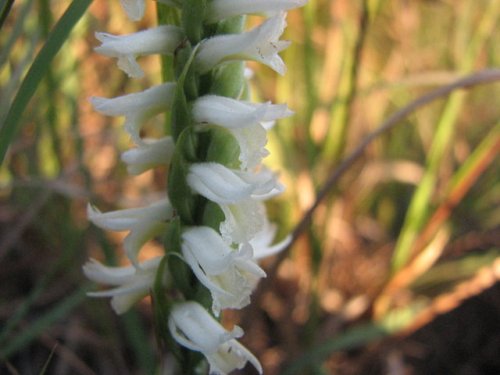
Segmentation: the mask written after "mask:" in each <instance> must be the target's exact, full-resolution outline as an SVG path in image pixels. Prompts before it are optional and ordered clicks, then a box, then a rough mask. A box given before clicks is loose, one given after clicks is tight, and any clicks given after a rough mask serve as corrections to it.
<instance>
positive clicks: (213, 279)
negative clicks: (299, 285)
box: [182, 226, 266, 315]
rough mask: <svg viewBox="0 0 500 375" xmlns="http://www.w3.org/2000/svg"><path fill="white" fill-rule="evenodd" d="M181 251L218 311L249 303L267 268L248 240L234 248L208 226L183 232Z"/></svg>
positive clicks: (216, 312)
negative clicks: (257, 258) (263, 265)
mask: <svg viewBox="0 0 500 375" xmlns="http://www.w3.org/2000/svg"><path fill="white" fill-rule="evenodd" d="M182 255H183V256H184V259H185V260H186V262H187V263H188V264H189V266H190V267H191V269H192V270H193V273H194V274H195V275H196V277H197V278H198V280H199V281H200V282H201V283H202V284H203V285H204V286H205V287H207V288H208V289H209V290H210V293H211V294H212V299H213V304H212V310H213V311H214V313H215V314H216V315H218V314H219V312H220V310H221V309H225V308H234V309H239V308H242V307H244V306H246V305H247V304H248V303H250V294H251V293H252V290H253V287H254V286H255V284H256V281H257V280H258V279H259V278H261V277H265V275H266V274H265V272H264V271H263V270H262V269H261V268H260V267H259V266H258V265H257V263H256V262H255V260H254V258H253V250H252V247H251V246H250V245H249V244H244V245H242V246H240V248H239V249H233V248H231V247H230V246H229V245H228V244H227V243H226V242H224V240H223V239H222V237H221V236H220V235H219V234H218V233H217V232H216V231H215V230H213V229H212V228H209V227H202V226H200V227H191V228H189V229H187V230H186V231H184V233H183V234H182Z"/></svg>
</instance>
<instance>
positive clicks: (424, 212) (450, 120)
mask: <svg viewBox="0 0 500 375" xmlns="http://www.w3.org/2000/svg"><path fill="white" fill-rule="evenodd" d="M499 10H500V3H499V2H497V1H492V2H490V3H489V7H488V8H487V9H486V11H485V12H484V16H483V18H482V20H481V22H480V24H479V28H478V29H477V30H476V33H475V34H474V35H473V37H472V38H471V42H470V44H469V48H468V50H467V51H466V52H465V54H464V56H463V59H462V60H461V63H460V71H461V72H469V71H471V70H472V68H473V65H474V61H475V60H476V58H477V55H478V54H479V52H480V50H481V48H482V46H483V45H484V43H485V42H486V40H487V39H488V37H489V36H490V35H491V33H492V32H493V30H494V27H495V24H496V21H497V19H498V14H499ZM464 100H465V93H464V92H455V93H453V94H452V95H451V96H450V98H449V99H448V101H447V102H446V105H445V107H444V110H443V114H442V115H441V118H440V120H439V122H438V124H437V126H436V133H435V137H434V139H433V141H432V145H431V148H430V150H429V153H428V158H427V162H426V164H427V165H426V169H425V172H424V176H423V178H422V181H421V182H420V184H419V185H418V186H417V190H416V191H415V194H414V196H413V198H412V200H411V202H410V206H409V208H408V212H407V214H406V218H405V221H404V223H403V227H402V229H401V233H400V236H399V238H398V241H397V243H396V246H395V249H394V255H393V259H392V272H393V273H394V272H397V271H398V270H399V269H401V267H403V266H404V265H405V264H406V263H407V262H408V260H409V259H410V257H411V255H412V254H411V251H412V246H413V244H414V242H415V240H416V238H417V236H418V233H419V231H420V230H421V229H422V227H423V225H424V224H425V222H426V220H427V217H428V214H429V208H430V206H431V199H432V194H433V192H434V189H435V186H436V183H437V180H438V178H439V169H440V165H441V163H442V161H443V158H444V157H445V155H446V150H447V149H448V148H449V145H450V144H451V142H452V140H453V134H454V131H455V125H456V123H457V119H458V116H459V114H460V110H461V108H462V107H463V103H464Z"/></svg>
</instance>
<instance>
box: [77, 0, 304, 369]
mask: <svg viewBox="0 0 500 375" xmlns="http://www.w3.org/2000/svg"><path fill="white" fill-rule="evenodd" d="M161 2H163V3H167V4H169V5H171V6H179V7H180V6H181V5H182V4H181V3H182V2H181V1H180V0H162V1H161ZM305 2H306V0H209V1H208V2H207V9H206V12H205V14H206V16H205V18H206V19H205V20H200V22H204V23H206V24H209V23H216V22H218V21H220V20H224V19H226V18H229V17H233V16H239V15H245V14H261V15H264V16H266V19H265V21H264V22H263V23H262V24H261V25H259V26H257V27H255V28H254V29H252V30H250V31H247V32H242V33H240V34H226V35H216V36H213V37H211V38H208V39H205V40H202V41H201V42H200V43H199V45H198V46H197V47H196V48H195V49H194V50H195V51H196V52H195V53H196V54H195V55H194V58H193V60H192V64H193V67H194V71H195V72H196V74H200V75H201V74H205V73H207V72H209V71H211V70H212V69H214V68H217V67H219V66H222V65H223V64H225V63H227V62H231V61H247V60H252V61H258V62H261V63H263V64H265V65H267V66H269V67H271V68H272V69H274V70H275V71H276V72H278V73H280V74H283V73H284V72H285V66H284V63H283V61H282V60H281V58H280V57H279V55H278V53H279V52H280V51H281V50H283V49H284V48H286V47H287V46H288V42H285V41H280V40H279V38H280V36H281V34H282V33H283V30H284V28H285V26H286V21H285V17H286V14H285V11H286V10H288V9H292V8H295V7H299V6H302V5H304V4H305ZM121 3H122V5H123V8H124V9H125V11H126V12H127V14H128V16H129V17H130V18H131V19H132V20H138V19H140V18H141V17H142V16H143V13H144V8H145V3H144V0H121ZM96 36H97V39H98V40H99V41H100V42H101V43H102V44H101V45H100V46H99V47H97V48H96V50H97V51H98V52H100V53H101V54H104V55H107V56H110V57H114V58H117V59H118V67H119V68H120V69H122V70H123V71H124V72H125V73H127V74H128V75H129V76H131V77H140V76H142V75H143V72H142V70H141V68H140V66H139V64H138V63H137V61H136V59H137V57H139V56H143V55H149V54H164V55H165V54H170V55H172V54H174V53H175V51H176V48H178V47H179V46H180V45H182V43H183V41H184V40H185V38H186V36H185V32H184V30H183V29H182V28H181V27H177V26H171V25H163V26H159V27H156V28H153V29H149V30H145V31H140V32H137V33H134V34H131V35H124V36H114V35H110V34H105V33H97V35H96ZM176 86H177V83H174V82H168V83H164V84H161V85H158V86H156V87H152V88H150V89H147V90H145V91H143V92H140V93H134V94H128V95H124V96H121V97H117V98H112V99H106V98H97V97H94V98H92V99H91V102H92V104H93V106H94V107H95V109H96V110H97V111H99V112H101V113H103V114H106V115H110V116H124V117H125V125H124V126H125V130H126V131H127V132H128V133H129V135H130V137H131V139H132V141H133V142H134V144H135V148H133V149H131V150H128V151H126V152H124V153H123V154H122V160H123V161H124V162H125V163H126V164H127V169H128V171H129V173H131V174H133V175H138V174H141V173H143V172H145V171H147V170H149V169H151V168H155V167H157V166H160V165H169V164H170V163H171V162H172V159H173V155H174V153H175V151H176V143H175V141H174V139H173V137H172V136H170V135H166V136H164V137H162V138H159V139H147V138H142V137H141V135H140V134H141V125H142V124H143V123H144V121H145V120H147V119H148V118H150V117H152V116H154V115H157V114H159V113H162V112H165V111H169V110H171V109H172V106H173V105H174V97H175V92H176ZM190 108H191V117H192V120H193V123H194V125H193V126H194V127H195V128H196V129H197V130H199V131H202V130H203V129H205V128H206V127H208V126H210V127H214V126H215V127H220V128H223V129H225V130H226V131H228V132H229V133H230V134H231V135H232V136H233V137H234V139H235V141H236V143H237V144H238V146H239V158H238V159H239V160H237V161H236V163H235V164H234V165H238V167H236V168H229V167H227V166H226V165H223V164H221V163H217V162H213V161H200V162H195V163H191V164H190V165H189V167H188V171H187V174H186V183H187V186H188V187H189V189H190V190H191V193H192V194H193V195H200V196H202V197H204V198H206V199H207V200H208V201H211V202H213V203H215V204H216V205H218V207H219V208H220V210H221V212H222V213H223V214H224V219H223V220H222V222H221V223H220V226H219V228H218V230H215V229H213V228H211V227H209V226H205V225H199V226H198V225H183V226H182V232H181V252H182V257H183V260H184V261H185V262H186V263H187V264H188V265H189V267H190V269H191V270H192V272H193V274H194V275H195V277H196V278H197V279H198V281H199V282H200V283H201V284H202V285H203V286H204V287H206V288H207V289H208V290H209V291H210V294H211V296H212V312H213V314H214V315H215V316H218V315H219V313H220V311H221V310H222V309H228V308H230V309H239V308H242V307H244V306H246V305H247V304H248V303H249V302H250V294H251V293H252V290H253V289H254V288H255V285H256V284H257V282H258V280H259V279H260V278H261V277H265V273H264V271H263V270H262V269H261V268H260V267H259V265H258V264H257V260H258V259H260V258H262V257H265V256H269V255H272V254H275V253H277V252H279V251H280V250H282V249H283V248H285V247H286V246H287V245H288V243H289V240H290V239H289V238H286V239H285V240H283V241H282V242H280V243H278V244H276V245H271V243H272V241H273V239H274V236H275V232H276V229H275V227H274V226H273V225H271V224H270V223H269V221H268V219H267V216H266V210H265V206H264V203H263V201H265V200H267V199H269V198H271V197H273V196H276V195H277V194H280V193H281V192H282V191H283V190H284V188H283V186H282V185H281V184H280V183H279V182H278V180H277V176H276V174H275V173H273V172H272V171H270V170H268V169H267V168H265V167H264V166H263V165H262V164H261V162H262V159H263V158H264V157H265V156H267V154H268V151H267V150H266V149H265V145H266V142H267V130H269V129H270V128H271V127H272V125H273V124H274V121H275V120H278V119H281V118H284V117H287V116H290V115H291V114H292V112H291V111H290V110H289V109H288V108H287V106H286V105H274V104H271V103H262V104H256V103H251V102H249V101H246V100H243V98H237V99H234V98H228V97H224V96H218V95H212V94H209V95H203V96H200V97H198V98H197V99H196V100H194V101H192V102H191V103H190ZM174 206H175V204H172V202H171V201H170V200H169V198H168V197H165V198H164V199H162V200H160V201H158V202H156V203H154V204H151V205H149V206H146V207H143V208H135V209H125V210H119V211H114V212H107V213H101V212H100V211H99V210H97V209H96V208H95V207H93V206H90V205H89V207H88V216H89V219H90V220H91V221H92V222H93V223H94V224H96V225H97V226H99V227H102V228H105V229H108V230H113V231H129V234H128V236H127V237H126V238H125V241H124V248H125V252H126V255H127V257H128V258H129V260H130V262H131V263H132V265H131V266H127V267H107V266H104V265H102V264H100V263H99V262H97V261H95V260H91V261H90V262H88V263H87V264H86V265H85V266H84V268H83V270H84V273H85V274H86V276H87V277H88V278H89V279H91V280H93V281H95V282H98V283H103V284H109V285H113V286H115V288H114V289H110V290H106V291H100V292H92V293H89V295H91V296H95V297H111V298H112V307H113V308H114V309H115V311H116V312H117V313H123V312H125V311H126V310H127V309H129V308H130V307H131V306H132V305H133V304H134V303H135V302H137V301H138V300H140V299H142V298H143V297H145V296H146V295H148V294H149V293H150V290H151V289H152V288H153V284H154V281H155V276H156V272H157V270H158V267H159V265H160V261H161V257H157V258H153V259H148V260H146V261H144V262H139V261H138V253H139V251H140V249H141V248H142V246H143V245H144V244H145V243H146V242H147V241H150V240H152V239H154V238H155V237H158V236H161V235H162V234H164V233H165V232H166V230H167V227H168V225H169V222H170V221H171V220H172V219H174V218H175V217H176V210H175V208H174ZM167 251H168V249H167ZM162 281H163V283H164V285H165V287H172V288H175V286H174V285H172V280H171V277H170V276H169V275H168V274H167V275H164V277H163V280H162ZM173 306H174V307H173V308H172V310H171V312H170V316H169V318H168V326H169V329H170V334H171V336H172V337H173V338H174V339H175V340H176V341H177V342H178V343H179V344H180V345H182V346H184V347H186V348H188V349H191V350H195V351H199V352H201V353H203V354H204V355H205V357H206V359H207V361H208V363H209V365H210V373H211V374H227V373H229V372H230V371H232V370H234V369H236V368H242V367H243V366H244V365H245V363H246V362H247V361H249V362H250V363H252V364H253V365H254V366H255V368H256V369H257V370H258V371H259V372H260V373H262V368H261V366H260V363H259V361H258V360H257V359H256V358H255V357H254V356H253V355H252V354H251V353H250V352H249V351H248V350H247V349H246V348H244V347H243V346H242V345H241V344H239V343H238V342H237V341H236V338H238V337H240V336H241V335H242V334H243V332H242V330H241V329H240V328H239V327H235V328H234V329H233V330H232V331H230V332H229V331H226V330H225V329H224V328H223V327H222V326H221V325H220V324H219V323H218V322H217V320H215V318H214V317H213V316H212V315H211V314H210V313H209V312H208V311H207V310H206V309H205V308H204V307H202V306H201V305H200V304H198V303H197V302H195V301H177V302H175V303H174V305H173Z"/></svg>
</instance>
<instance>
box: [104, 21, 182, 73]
mask: <svg viewBox="0 0 500 375" xmlns="http://www.w3.org/2000/svg"><path fill="white" fill-rule="evenodd" d="M95 36H96V38H97V39H98V40H99V41H100V42H102V45H100V46H99V47H96V48H95V50H96V51H97V52H99V53H101V54H103V55H105V56H109V57H116V58H117V59H118V67H119V68H120V69H121V70H123V71H124V72H125V73H127V74H128V75H129V76H130V77H136V78H138V77H142V76H143V75H144V72H143V71H142V69H141V67H140V66H139V64H137V62H136V61H135V59H136V57H138V56H143V55H152V54H164V55H168V54H173V53H174V51H175V49H176V48H177V47H178V46H179V44H180V43H181V42H182V40H183V38H184V32H183V31H182V29H181V28H180V27H177V26H172V25H162V26H158V27H155V28H151V29H147V30H142V31H139V32H137V33H133V34H128V35H112V34H108V33H96V34H95Z"/></svg>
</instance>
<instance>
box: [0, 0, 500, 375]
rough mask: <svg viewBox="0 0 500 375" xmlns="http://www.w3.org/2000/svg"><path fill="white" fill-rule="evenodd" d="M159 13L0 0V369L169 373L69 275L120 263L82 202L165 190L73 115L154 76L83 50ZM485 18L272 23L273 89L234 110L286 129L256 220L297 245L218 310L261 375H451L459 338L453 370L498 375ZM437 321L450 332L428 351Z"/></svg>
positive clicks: (382, 11) (339, 13) (144, 313)
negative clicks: (276, 173)
mask: <svg viewBox="0 0 500 375" xmlns="http://www.w3.org/2000/svg"><path fill="white" fill-rule="evenodd" d="M89 5H90V6H89ZM87 7H88V9H87ZM162 9H163V10H162V11H161V12H160V14H159V15H157V14H156V7H155V5H154V3H153V2H147V12H146V17H145V18H144V20H142V21H141V22H140V23H139V25H135V24H133V23H132V22H130V21H128V20H127V19H126V17H125V15H124V13H123V11H122V9H121V7H120V5H119V2H105V1H94V2H90V1H72V2H50V1H48V0H19V1H16V2H10V1H3V2H1V3H0V28H1V29H0V30H1V32H0V155H2V156H3V154H5V158H4V160H3V164H2V165H1V167H0V267H1V269H2V274H1V276H0V281H1V282H0V372H1V373H7V374H10V373H12V374H16V373H21V374H25V373H26V374H29V373H47V374H154V373H158V374H159V373H161V368H166V367H168V364H169V363H170V362H169V360H170V359H169V356H168V353H167V352H166V351H165V348H158V347H157V345H156V340H155V334H154V329H155V327H154V326H153V312H152V309H151V305H150V301H149V300H146V301H143V302H142V303H141V304H139V305H138V306H137V307H136V308H135V309H134V310H133V311H132V312H130V313H128V314H126V315H124V316H116V315H115V314H114V313H113V312H112V311H111V309H110V307H109V303H108V302H109V301H107V300H105V299H90V298H87V297H86V296H85V292H86V291H88V290H90V289H95V288H96V286H95V285H89V284H88V282H87V281H86V280H85V279H84V277H83V275H82V272H81V266H82V265H83V263H84V262H85V260H86V259H87V258H88V257H94V258H97V259H101V260H103V261H105V262H106V263H108V264H120V263H122V262H123V261H124V257H123V256H122V251H121V248H120V246H121V245H120V244H121V241H122V239H123V235H121V234H116V233H114V234H111V233H104V232H102V231H101V230H100V229H98V228H96V227H94V226H91V225H90V224H89V223H88V221H87V218H86V212H85V210H86V208H85V207H86V204H87V202H89V201H90V202H92V203H95V204H97V205H98V206H99V207H102V208H103V210H106V209H108V208H116V207H117V206H119V207H125V206H134V205H135V206H137V205H139V204H140V202H141V201H142V200H143V199H144V197H145V196H146V195H148V194H149V195H150V194H157V193H158V192H161V191H162V190H164V189H165V186H166V177H165V175H166V173H165V171H164V170H163V171H162V170H160V171H155V172H148V173H146V174H144V175H141V176H139V177H135V178H130V177H129V176H127V174H126V172H125V168H124V166H123V165H122V164H121V163H120V162H119V155H120V153H121V152H122V151H123V150H125V149H126V148H127V145H128V143H129V139H127V137H126V136H125V135H124V133H123V131H122V128H121V126H122V123H123V119H120V118H109V117H103V116H101V115H99V114H97V113H96V112H95V111H93V109H92V108H91V106H90V104H89V102H88V98H89V97H90V96H93V95H97V96H105V97H112V96H117V95H122V94H124V93H130V92H136V91H139V90H141V89H144V88H146V87H149V86H150V85H151V84H152V83H158V82H160V81H161V76H162V71H161V62H160V60H159V59H157V58H143V59H141V60H140V63H141V65H142V66H143V67H144V69H145V70H147V71H148V72H151V73H148V74H147V75H146V76H147V77H154V78H143V79H142V80H135V81H129V80H128V79H127V78H126V76H125V75H124V74H123V73H122V72H120V71H118V69H116V66H115V61H113V60H112V59H108V58H104V57H102V56H99V55H97V54H96V53H95V52H94V51H93V47H95V46H96V45H97V41H96V40H95V38H94V32H95V31H104V30H105V31H108V32H112V33H120V34H123V33H126V32H132V31H134V30H135V28H136V27H138V28H140V29H143V28H146V27H148V26H150V25H152V24H155V23H156V22H157V21H156V20H157V19H160V20H169V19H172V20H173V19H175V18H176V17H177V16H178V15H177V14H175V12H174V13H169V12H168V11H165V8H162ZM499 16H500V2H498V1H491V0H460V1H452V0H442V1H400V0H357V1H347V0H342V1H340V0H339V1H330V0H309V2H308V4H307V5H306V6H305V7H304V8H303V9H300V10H294V11H292V12H290V14H289V15H288V19H287V21H288V24H289V27H288V28H287V31H286V33H287V34H286V36H285V39H288V40H291V41H292V42H293V43H292V44H291V47H290V48H289V49H287V50H286V51H284V53H283V54H282V56H283V58H284V60H285V61H286V64H287V67H288V71H287V74H286V75H285V76H284V77H277V76H276V75H275V74H274V73H272V72H271V71H270V70H268V69H265V68H259V69H257V70H256V72H255V76H254V78H253V84H254V85H253V95H254V96H256V97H258V98H259V99H261V100H272V101H274V102H277V103H287V104H288V106H289V107H290V108H292V109H293V110H294V111H295V113H296V114H295V116H293V117H291V118H287V119H285V120H282V121H280V123H279V124H278V125H277V126H276V127H275V128H274V129H273V131H272V133H271V134H270V139H269V144H268V148H269V150H270V151H271V155H270V157H269V158H268V159H266V160H267V164H268V165H270V166H271V167H272V168H273V169H277V170H280V171H281V175H280V176H281V179H282V181H283V182H284V183H285V184H286V185H287V191H286V193H285V194H284V195H283V196H282V197H280V198H278V199H276V200H274V201H271V202H269V205H268V209H269V213H270V215H271V216H272V218H273V220H274V221H277V222H278V223H279V225H280V236H284V235H286V234H287V233H288V232H293V233H294V234H295V237H294V243H293V245H292V246H291V247H290V248H289V249H287V251H286V252H284V253H282V254H281V255H279V256H277V257H275V258H274V259H270V260H266V262H265V263H264V265H263V267H264V268H265V269H266V270H267V272H268V277H267V279H266V280H264V282H263V283H262V285H261V287H260V288H258V290H257V291H256V293H255V295H254V297H253V302H254V303H253V304H252V305H250V306H248V307H247V308H246V309H244V310H243V311H242V312H239V313H236V312H232V311H228V312H226V313H225V314H224V321H225V322H227V323H228V324H232V323H237V324H239V325H241V326H242V327H243V328H244V329H245V332H246V335H245V338H244V344H245V345H247V346H248V347H249V349H251V350H252V351H253V352H254V353H256V355H257V357H259V359H260V360H261V362H262V364H263V366H264V369H265V373H266V374H330V373H332V374H333V373H338V374H366V373H374V374H375V373H388V371H389V370H388V369H400V370H401V369H408V371H413V373H422V372H419V371H426V373H429V371H430V372H432V371H434V372H436V373H439V371H441V373H443V372H442V371H444V370H443V369H445V371H448V373H456V371H455V370H456V369H457V367H454V366H458V365H459V364H460V363H462V362H460V361H458V360H457V358H456V357H454V354H453V353H458V352H462V353H463V355H462V358H463V359H464V361H465V359H466V358H467V357H468V356H471V357H472V355H473V354H474V353H472V352H471V347H472V343H474V344H476V347H477V353H475V354H477V356H476V357H475V358H478V359H477V361H476V362H471V363H472V364H470V366H472V369H471V371H472V370H476V371H479V373H481V371H485V370H484V369H485V368H487V369H488V371H493V372H492V373H495V372H498V371H500V364H499V363H498V361H495V360H493V359H491V358H490V357H489V356H488V353H489V352H488V350H491V349H488V347H486V346H485V347H484V348H483V347H482V346H480V345H479V344H477V343H476V339H477V337H482V340H481V341H482V342H484V343H488V342H490V336H491V335H493V334H495V330H496V328H497V327H498V324H499V322H498V319H496V320H495V318H494V317H495V316H498V314H497V315H495V314H494V313H491V314H490V313H489V311H497V312H498V309H499V306H500V302H499V301H498V299H497V298H494V297H492V295H491V294H490V293H489V292H487V290H488V289H489V288H491V287H493V288H497V287H494V285H495V284H496V283H497V279H498V277H499V275H500V266H499V262H500V261H499V252H500V247H499V246H500V239H499V235H498V233H499V230H500V229H499V228H500V211H499V208H498V207H499V201H500V199H499V197H500V183H499V180H498V176H499V175H500V165H499V163H498V152H499V150H500V133H499V126H500V125H499V124H500V123H499V121H500V107H499V106H498V97H499V95H500V84H499V83H498V81H499V79H500V73H499V71H498V69H496V68H498V67H499V66H500V51H499V48H500V47H499V46H500V33H499V31H498V22H499ZM250 21H251V22H254V21H255V22H260V21H259V19H254V18H253V17H252V18H251V19H250ZM163 65H169V64H168V61H164V63H163ZM251 67H252V68H254V69H256V66H255V65H253V64H251ZM169 74H170V73H169V72H163V75H164V77H168V75H169ZM148 79H150V80H151V81H154V82H150V81H148ZM164 122H165V119H164V118H160V117H158V118H154V119H152V120H151V121H150V122H148V124H147V126H146V127H145V132H146V133H147V134H149V135H155V134H156V133H157V132H158V131H159V130H160V129H162V128H163V127H164V125H165V124H164ZM381 126H382V129H381V128H380V127H381ZM363 142H364V143H363ZM305 215H307V216H305ZM301 223H302V224H301ZM145 251H146V252H148V253H159V252H161V251H162V248H161V244H160V243H159V242H158V243H152V244H149V245H148V247H147V248H146V249H145ZM491 290H495V289H491ZM471 304H472V305H473V307H471ZM474 306H480V307H481V308H480V309H479V308H474ZM479 310H481V311H482V312H483V313H484V314H485V315H484V316H485V318H484V319H485V320H484V322H485V323H484V324H483V325H480V324H479V325H478V324H476V322H474V321H473V320H474V318H475V317H480V316H482V315H480V314H479ZM446 319H451V320H450V321H447V320H446ZM479 319H480V318H479ZM450 322H451V323H450ZM450 324H458V326H459V327H468V329H467V330H464V335H463V338H462V339H460V340H459V339H458V338H457V339H456V340H453V342H452V344H450V346H449V347H446V345H447V344H446V340H439V337H440V336H443V335H445V334H446V333H445V330H444V328H445V326H446V325H450ZM488 333H489V335H490V336H488ZM491 342H494V340H493V341H491ZM412 343H418V345H416V346H415V345H414V346H412ZM478 345H479V346H478ZM429 348H433V349H435V353H438V354H436V355H435V356H434V357H432V356H431V354H430V351H429ZM453 350H455V352H453ZM439 353H441V354H439ZM439 355H441V357H439ZM447 356H449V357H447ZM426 358H432V361H430V360H429V361H428V363H427V364H426V366H428V367H425V370H424V366H423V364H422V363H424V362H425V359H426ZM433 365H434V366H435V367H432V366H433ZM474 366H475V367H474ZM368 370H370V371H371V372H369V371H368ZM252 371H253V370H250V369H249V370H248V371H246V372H245V371H242V372H241V373H248V374H251V373H253V372H252ZM394 371H396V370H394ZM401 371H403V370H401ZM394 373H398V372H397V371H396V372H394ZM399 373H402V372H399Z"/></svg>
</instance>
